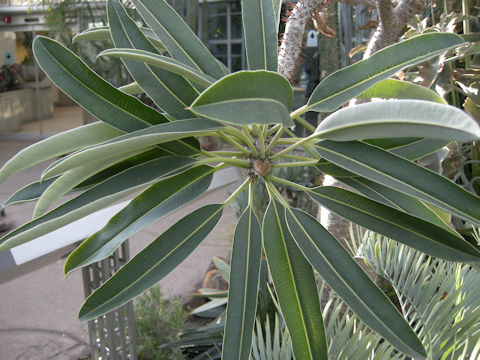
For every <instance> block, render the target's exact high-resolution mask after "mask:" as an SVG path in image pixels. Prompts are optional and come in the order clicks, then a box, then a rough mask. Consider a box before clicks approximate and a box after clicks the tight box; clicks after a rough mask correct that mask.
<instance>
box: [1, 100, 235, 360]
mask: <svg viewBox="0 0 480 360" xmlns="http://www.w3.org/2000/svg"><path fill="white" fill-rule="evenodd" d="M62 110H67V109H62ZM75 111H78V109H77V110H75V109H70V112H69V113H70V114H72V113H75ZM67 112H68V111H67ZM77 114H78V113H77ZM73 116H74V118H75V119H77V117H76V116H75V115H73ZM77 120H78V119H77ZM54 123H56V124H57V126H58V125H59V124H61V126H62V130H65V127H67V128H68V126H71V125H72V123H71V122H68V121H62V118H61V117H59V118H57V119H54V121H53V122H52V123H50V124H49V123H48V122H47V123H44V131H45V132H49V131H56V129H58V127H57V128H56V127H55V126H54V125H55V124H54ZM68 124H70V125H68ZM27 130H28V129H26V130H25V131H27ZM47 130H49V131H47ZM33 142H34V140H18V138H17V139H5V138H2V139H1V140H0V166H2V165H3V164H4V163H5V162H6V161H7V160H8V159H9V158H11V157H12V156H13V155H14V154H15V153H17V152H18V151H19V150H21V149H22V148H24V147H25V146H28V145H29V144H31V143H33ZM45 166H46V164H42V165H38V166H34V167H32V168H31V169H28V170H26V171H24V172H22V173H20V174H17V175H16V176H13V177H12V178H10V179H8V180H6V181H5V182H4V183H3V184H0V203H2V202H4V201H5V200H6V199H7V198H8V197H9V196H10V195H11V194H12V193H13V192H14V191H15V190H17V189H19V188H21V187H22V186H24V185H27V184H29V183H31V182H32V181H35V180H37V179H38V178H39V175H40V173H41V171H42V170H43V169H44V167H45ZM229 176H230V177H229V178H228V179H223V180H225V181H223V180H222V179H217V180H218V181H219V183H218V185H219V186H220V187H217V188H216V189H214V190H211V191H209V192H208V193H207V194H205V195H204V196H202V197H201V198H200V199H198V200H196V201H194V202H192V203H190V204H188V205H187V206H185V207H184V208H182V209H180V210H178V211H176V212H174V213H173V214H171V215H169V216H167V217H165V218H163V219H162V220H160V221H158V222H157V223H155V224H153V225H152V226H150V227H149V228H147V229H145V230H143V231H140V232H139V233H137V234H136V235H134V236H133V237H132V238H131V239H130V249H131V255H132V256H133V255H135V254H136V253H138V252H139V251H140V250H141V249H143V248H144V247H145V246H146V245H147V244H148V243H150V242H151V241H152V240H154V239H155V238H156V237H157V236H158V234H160V233H162V232H163V231H164V230H166V229H167V228H168V227H169V226H171V225H173V224H174V223H175V222H176V221H178V220H179V219H181V218H182V217H183V216H185V215H186V214H187V213H188V212H189V211H191V210H193V209H196V208H198V207H199V206H202V205H205V204H208V203H219V202H222V200H223V199H225V198H226V197H227V196H228V193H229V192H231V191H232V190H234V189H235V184H234V183H230V184H227V185H225V186H222V182H223V183H225V182H230V181H231V179H232V177H231V174H230V175H229ZM236 176H237V174H236V173H235V174H233V177H236ZM227 177H228V176H227ZM32 210H33V205H32V204H22V205H16V206H12V207H9V208H7V209H6V212H7V217H8V218H9V219H11V220H12V221H13V222H14V224H15V226H18V225H21V224H23V223H25V222H27V221H28V220H29V219H30V218H31V214H32ZM235 219H236V217H235V209H233V208H231V207H228V208H227V209H226V210H225V212H224V214H223V218H222V220H221V221H220V223H219V224H218V225H217V227H216V228H215V229H214V230H213V231H212V233H211V234H210V235H209V236H208V237H207V238H206V239H205V240H204V241H203V243H202V244H201V245H200V246H199V247H198V248H197V249H196V250H195V251H194V252H193V253H192V254H191V255H190V256H189V257H188V258H187V259H186V260H185V261H184V262H183V263H182V264H181V265H180V266H179V267H178V268H176V269H175V270H174V271H172V272H171V273H170V274H169V275H168V276H166V277H165V278H164V279H163V280H162V281H161V282H160V285H161V287H162V291H163V293H164V294H165V295H180V296H183V297H184V298H187V297H188V294H190V293H192V292H194V291H195V290H196V289H197V288H198V287H199V285H200V284H201V281H202V279H203V276H204V275H205V273H206V272H207V270H208V267H209V265H210V263H211V259H212V257H214V256H224V257H225V256H228V253H229V252H230V247H231V239H232V236H233V232H234V224H235ZM64 261H65V259H64V258H61V259H55V261H54V262H52V263H50V264H49V265H47V266H44V267H42V268H41V269H39V270H35V271H34V272H30V273H27V274H25V275H22V276H20V277H17V278H15V279H14V280H10V281H8V282H5V283H1V284H0V360H10V359H22V360H29V359H32V360H50V359H62V360H63V359H65V360H70V359H79V357H80V356H81V355H85V354H87V353H88V343H87V342H88V334H87V330H86V324H85V323H82V322H80V321H79V320H78V319H77V313H78V310H79V309H80V307H81V305H82V303H83V299H84V296H83V288H82V279H81V272H80V271H76V272H74V273H73V274H72V275H70V276H69V277H68V278H65V277H64V276H63V264H64Z"/></svg>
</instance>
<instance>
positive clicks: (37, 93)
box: [32, 25, 43, 137]
mask: <svg viewBox="0 0 480 360" xmlns="http://www.w3.org/2000/svg"><path fill="white" fill-rule="evenodd" d="M35 36H36V32H35V25H33V29H32V37H33V39H35ZM33 63H34V69H35V102H36V103H35V110H36V112H37V121H38V126H39V128H40V129H39V130H40V137H43V127H42V116H41V114H40V82H39V80H38V78H39V76H38V72H39V71H38V63H37V60H36V59H34V60H33Z"/></svg>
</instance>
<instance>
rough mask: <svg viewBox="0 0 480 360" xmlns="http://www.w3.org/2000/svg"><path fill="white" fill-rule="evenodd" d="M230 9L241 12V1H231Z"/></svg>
mask: <svg viewBox="0 0 480 360" xmlns="http://www.w3.org/2000/svg"><path fill="white" fill-rule="evenodd" d="M230 11H231V12H232V13H233V12H241V11H242V8H241V6H240V1H232V2H230Z"/></svg>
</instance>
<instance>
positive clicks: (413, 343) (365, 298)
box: [286, 209, 426, 359]
mask: <svg viewBox="0 0 480 360" xmlns="http://www.w3.org/2000/svg"><path fill="white" fill-rule="evenodd" d="M286 215H287V222H288V227H289V229H290V231H291V233H292V236H293V238H294V239H295V241H296V242H297V244H298V246H299V247H300V249H301V250H302V252H303V255H304V256H305V257H306V258H307V259H308V261H309V262H310V263H311V264H312V265H313V267H314V268H315V269H316V270H317V271H318V272H319V274H320V276H321V277H322V278H323V279H324V280H325V281H326V282H327V283H328V285H329V286H330V287H331V288H332V289H333V290H334V291H335V292H336V293H337V294H338V295H339V296H340V297H341V298H342V299H343V300H344V301H345V302H346V303H347V304H348V306H350V308H351V309H352V310H353V311H354V312H355V314H357V315H358V316H359V317H360V318H361V319H362V321H363V322H364V323H365V324H366V325H368V326H369V327H370V328H372V329H373V330H375V331H377V332H378V333H379V334H380V335H382V336H383V337H384V338H385V339H387V340H388V341H389V342H390V343H391V344H392V345H394V346H395V347H396V348H397V349H399V350H400V351H402V352H404V353H405V354H406V355H409V356H412V357H414V358H415V359H417V358H419V357H420V358H425V357H426V353H425V349H424V348H423V345H422V343H421V342H420V340H419V339H418V337H417V336H416V335H415V332H414V331H413V330H412V329H411V328H410V326H409V325H408V323H407V322H406V321H405V319H404V318H403V316H402V315H401V314H400V313H399V312H398V310H397V309H396V308H395V306H394V305H393V304H392V303H391V302H390V300H389V299H388V298H387V297H386V296H385V294H384V293H383V292H382V291H381V290H380V289H379V288H378V287H377V286H376V285H375V284H374V283H373V282H372V281H371V280H370V278H369V277H368V276H367V275H366V274H365V273H364V272H363V270H362V269H361V268H360V266H358V264H357V263H356V262H355V261H354V260H353V259H352V257H351V256H350V255H349V254H348V252H347V251H346V250H345V249H344V248H343V246H342V245H340V244H339V243H338V241H337V240H336V239H335V238H334V237H333V236H332V235H331V234H330V233H329V232H328V231H327V230H326V229H325V228H324V227H323V226H322V225H320V223H319V222H318V221H317V220H315V219H314V218H313V217H311V216H310V215H308V214H306V213H304V212H302V211H299V210H296V209H292V210H291V211H288V210H287V212H286Z"/></svg>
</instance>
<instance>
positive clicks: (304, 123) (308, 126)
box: [293, 116, 316, 133]
mask: <svg viewBox="0 0 480 360" xmlns="http://www.w3.org/2000/svg"><path fill="white" fill-rule="evenodd" d="M293 120H295V121H296V122H298V123H299V124H300V125H302V126H303V127H304V128H305V129H307V130H309V131H310V132H311V133H314V132H315V130H316V128H315V126H313V125H312V124H310V123H309V122H308V121H307V120H305V119H304V118H302V117H301V116H297V117H296V118H294V119H293Z"/></svg>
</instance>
